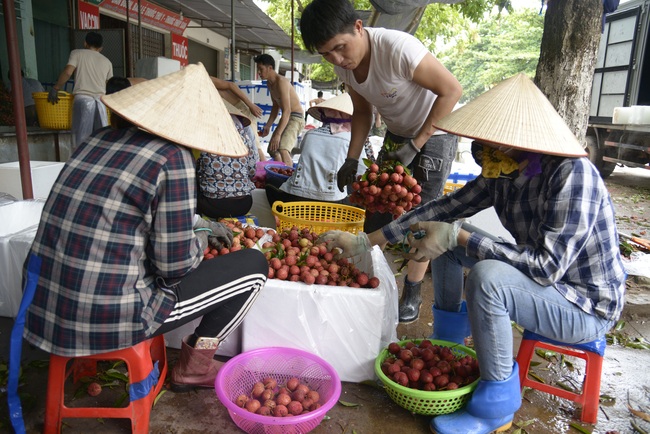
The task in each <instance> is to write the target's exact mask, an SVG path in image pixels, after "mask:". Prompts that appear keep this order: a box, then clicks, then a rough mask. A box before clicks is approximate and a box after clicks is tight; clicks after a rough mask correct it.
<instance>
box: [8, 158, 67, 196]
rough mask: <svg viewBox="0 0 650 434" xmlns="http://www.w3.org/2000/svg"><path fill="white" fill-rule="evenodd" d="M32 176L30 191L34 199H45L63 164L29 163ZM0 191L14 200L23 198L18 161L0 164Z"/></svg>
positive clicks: (47, 162)
mask: <svg viewBox="0 0 650 434" xmlns="http://www.w3.org/2000/svg"><path fill="white" fill-rule="evenodd" d="M29 165H30V169H31V174H32V190H33V192H34V198H36V199H37V198H47V196H48V195H49V194H50V190H52V186H53V185H54V181H56V178H57V177H58V176H59V172H61V169H63V166H64V163H59V162H56V161H30V162H29ZM0 191H1V192H4V193H9V194H11V195H12V196H14V197H15V198H16V199H22V198H23V187H22V184H21V182H20V165H19V163H18V161H11V162H9V163H2V164H0Z"/></svg>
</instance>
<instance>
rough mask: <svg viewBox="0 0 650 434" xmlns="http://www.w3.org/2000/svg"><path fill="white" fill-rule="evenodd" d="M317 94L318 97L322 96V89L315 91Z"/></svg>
mask: <svg viewBox="0 0 650 434" xmlns="http://www.w3.org/2000/svg"><path fill="white" fill-rule="evenodd" d="M317 95H318V97H319V98H321V97H322V96H323V91H322V90H319V91H318V93H317Z"/></svg>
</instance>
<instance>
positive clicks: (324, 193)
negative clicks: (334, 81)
mask: <svg viewBox="0 0 650 434" xmlns="http://www.w3.org/2000/svg"><path fill="white" fill-rule="evenodd" d="M353 110H354V108H353V106H352V100H351V99H350V95H349V94H347V93H343V94H341V95H339V96H336V97H334V98H330V99H327V100H325V101H323V102H321V103H320V104H318V105H315V106H313V107H311V108H310V109H309V110H308V111H307V112H308V113H309V115H310V116H311V117H313V118H314V119H316V120H318V121H320V122H322V123H323V125H322V126H321V127H320V128H317V129H314V130H309V131H307V132H306V133H305V135H304V137H303V138H302V140H301V142H300V159H299V160H298V164H297V166H296V169H295V170H294V172H293V174H292V175H291V177H290V178H289V179H287V180H286V181H285V182H283V183H282V185H280V186H279V187H277V186H275V185H271V184H269V183H267V185H266V197H267V198H268V201H269V204H270V205H273V202H275V201H277V200H280V201H282V202H295V201H304V200H306V201H318V202H343V201H344V200H346V198H347V192H342V191H339V189H338V188H337V184H336V172H337V171H338V169H339V167H341V164H343V163H344V162H345V158H346V157H347V153H348V146H349V143H350V130H351V126H350V122H351V120H352V111H353ZM362 156H363V157H365V152H363V154H362ZM365 170H366V169H365V166H364V165H363V164H362V163H361V164H358V165H357V173H358V174H363V172H365Z"/></svg>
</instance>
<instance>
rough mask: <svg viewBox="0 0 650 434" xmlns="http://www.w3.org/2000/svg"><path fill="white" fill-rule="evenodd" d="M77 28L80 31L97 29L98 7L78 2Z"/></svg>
mask: <svg viewBox="0 0 650 434" xmlns="http://www.w3.org/2000/svg"><path fill="white" fill-rule="evenodd" d="M79 28H80V29H81V30H90V29H99V7H97V6H95V5H91V4H88V3H86V2H82V1H80V2H79Z"/></svg>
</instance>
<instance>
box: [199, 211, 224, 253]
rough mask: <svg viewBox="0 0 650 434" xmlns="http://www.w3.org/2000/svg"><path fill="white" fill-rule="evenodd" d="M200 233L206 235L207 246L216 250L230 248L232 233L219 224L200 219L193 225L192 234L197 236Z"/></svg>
mask: <svg viewBox="0 0 650 434" xmlns="http://www.w3.org/2000/svg"><path fill="white" fill-rule="evenodd" d="M201 232H204V233H205V234H207V238H208V245H209V246H212V247H214V248H217V249H221V248H222V247H230V246H232V240H233V238H234V236H233V234H232V231H231V230H230V229H228V228H227V227H226V226H224V225H222V224H221V223H218V222H213V221H209V220H205V219H202V218H200V219H198V221H197V222H196V225H194V233H196V234H197V236H198V234H199V233H201Z"/></svg>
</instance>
